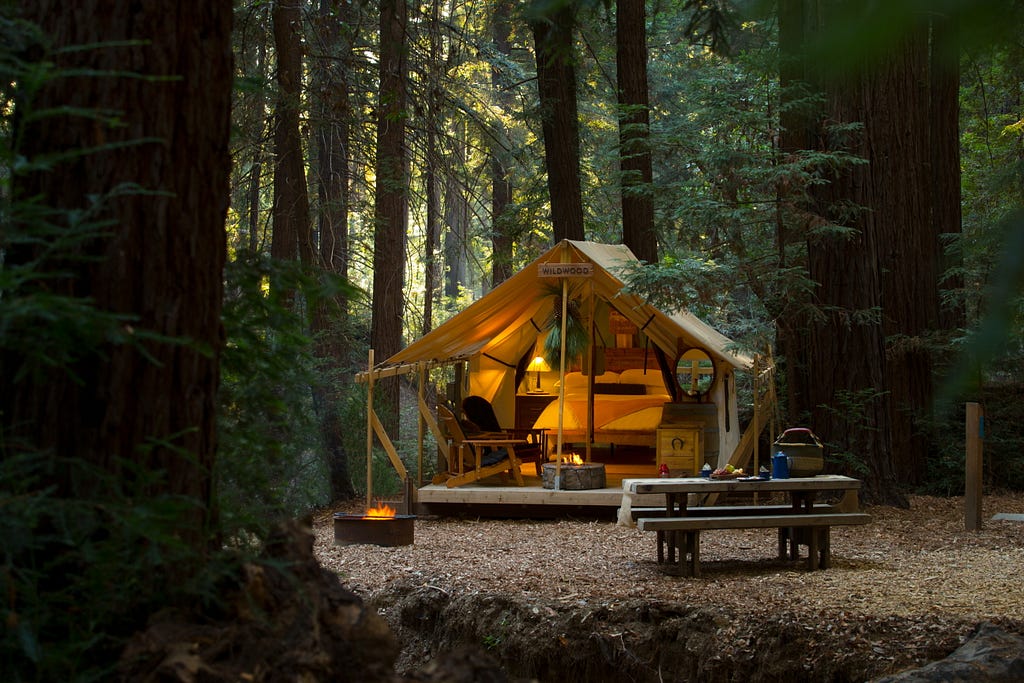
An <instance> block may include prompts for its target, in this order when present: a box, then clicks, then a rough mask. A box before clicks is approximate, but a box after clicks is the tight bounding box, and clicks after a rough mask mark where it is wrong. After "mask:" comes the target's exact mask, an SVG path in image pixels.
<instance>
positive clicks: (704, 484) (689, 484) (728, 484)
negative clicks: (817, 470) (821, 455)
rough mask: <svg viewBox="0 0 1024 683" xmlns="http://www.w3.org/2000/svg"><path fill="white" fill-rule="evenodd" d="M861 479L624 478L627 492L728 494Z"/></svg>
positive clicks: (846, 485)
mask: <svg viewBox="0 0 1024 683" xmlns="http://www.w3.org/2000/svg"><path fill="white" fill-rule="evenodd" d="M860 484H861V482H860V480H859V479H854V478H852V477H846V476H843V475H840V474H819V475H818V476H816V477H793V478H790V479H757V480H754V481H749V480H748V481H742V480H740V479H705V478H704V477H668V478H657V479H654V478H651V479H623V480H622V490H623V491H625V492H627V493H727V492H730V491H739V492H743V491H764V492H767V491H834V490H856V489H859V488H860Z"/></svg>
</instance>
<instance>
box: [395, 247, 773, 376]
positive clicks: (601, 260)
mask: <svg viewBox="0 0 1024 683" xmlns="http://www.w3.org/2000/svg"><path fill="white" fill-rule="evenodd" d="M588 262H589V263H593V264H594V265H595V268H594V274H593V277H592V278H587V279H585V280H584V279H582V278H572V279H571V280H570V283H572V284H577V285H579V284H582V283H584V282H588V281H589V282H592V283H593V285H594V294H595V296H597V297H599V298H601V299H604V300H606V301H608V302H609V303H610V304H611V305H612V306H613V307H615V308H616V309H617V310H618V311H619V312H620V313H622V314H623V315H624V316H626V317H627V318H629V319H630V320H631V321H632V322H633V324H635V325H636V326H637V327H638V328H640V329H642V330H643V331H644V333H645V334H647V335H648V336H649V337H650V338H651V340H652V341H653V342H654V343H655V344H657V345H658V346H660V347H661V348H662V349H664V350H666V351H667V352H669V353H670V355H671V354H672V353H674V351H675V349H676V348H677V340H678V339H683V340H685V341H686V342H688V343H689V344H691V345H693V346H700V347H703V348H704V349H706V350H707V351H708V352H709V353H711V355H712V356H717V357H719V358H721V359H723V360H726V361H728V362H729V363H731V364H732V365H733V366H734V367H736V368H738V369H749V368H750V367H751V366H752V365H753V360H752V359H751V358H750V357H749V356H747V355H744V354H742V353H739V352H737V351H736V350H735V349H734V348H733V347H734V344H733V342H732V341H730V340H729V339H728V338H727V337H725V336H724V335H722V334H720V333H719V332H718V331H716V330H715V329H713V328H712V327H711V326H710V325H708V324H707V323H705V322H703V321H702V320H700V319H698V318H697V317H696V316H694V315H692V314H690V313H687V312H679V313H673V314H666V313H663V312H661V311H659V310H657V309H656V308H654V307H653V306H651V305H650V304H647V303H646V302H645V301H644V300H643V299H641V298H640V297H639V296H637V295H635V294H630V293H626V292H623V291H622V289H623V287H624V283H623V281H622V280H620V279H619V277H617V275H616V273H620V272H621V269H622V268H623V267H627V266H634V265H636V264H638V263H639V261H638V260H637V258H636V257H635V256H634V255H633V252H631V251H630V250H629V249H628V248H627V247H625V246H623V245H608V244H598V243H596V242H577V241H573V240H564V241H563V242H561V243H560V244H557V245H555V246H554V247H553V248H552V249H550V250H549V251H548V252H547V253H545V254H543V255H542V256H540V257H539V258H537V259H536V260H535V261H533V262H532V263H530V264H529V265H527V266H526V267H525V268H523V269H522V270H521V271H519V272H518V273H516V274H515V275H513V276H512V277H510V278H509V279H508V280H505V281H504V282H502V283H501V284H500V285H498V286H497V287H495V288H494V289H493V290H492V291H491V292H489V293H488V294H487V295H485V296H484V297H482V298H480V299H478V300H477V301H475V302H474V303H473V304H471V305H470V306H469V307H468V308H466V309H465V310H464V311H462V312H461V313H458V314H456V315H455V316H453V317H452V318H450V319H449V320H448V321H446V322H445V323H444V324H442V325H440V326H438V327H437V328H435V329H434V330H432V331H431V332H429V333H427V334H426V335H424V336H423V337H421V338H420V339H418V340H416V341H415V342H413V343H412V344H409V345H408V346H407V347H405V348H404V349H402V350H401V351H399V352H398V353H396V354H395V355H394V356H392V357H391V358H388V359H387V360H385V361H383V362H382V363H379V364H378V365H377V366H376V369H378V370H383V369H386V368H390V367H395V366H401V365H406V364H413V363H419V362H424V361H426V362H432V363H446V362H452V361H458V360H468V359H469V358H471V357H473V356H475V355H476V354H478V353H488V352H489V351H492V350H496V349H498V348H500V347H501V346H502V344H503V342H505V341H507V340H508V339H509V338H510V337H512V336H513V335H516V334H517V333H520V332H521V331H522V329H523V327H524V326H527V325H531V322H530V321H531V320H532V321H533V323H532V326H533V327H534V328H536V329H532V330H531V334H533V335H535V334H536V333H537V332H539V331H540V330H541V329H543V325H544V322H545V320H544V319H545V317H546V316H547V315H548V313H549V311H550V305H547V306H546V305H545V303H546V302H549V301H550V297H551V285H552V284H554V283H557V282H558V280H556V279H548V278H542V277H540V276H539V275H538V266H540V265H541V264H545V263H588ZM515 360H516V359H514V358H510V359H507V361H509V362H513V363H514V362H515Z"/></svg>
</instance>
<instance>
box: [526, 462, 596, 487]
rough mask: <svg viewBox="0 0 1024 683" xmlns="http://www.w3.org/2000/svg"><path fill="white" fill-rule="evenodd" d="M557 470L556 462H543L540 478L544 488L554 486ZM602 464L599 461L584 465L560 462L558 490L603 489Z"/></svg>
mask: <svg viewBox="0 0 1024 683" xmlns="http://www.w3.org/2000/svg"><path fill="white" fill-rule="evenodd" d="M557 472H558V464H557V463H553V462H546V463H544V467H543V469H542V471H541V480H542V481H543V486H544V488H546V489H554V488H555V475H556V474H557ZM605 483H606V479H605V471H604V465H603V464H601V463H589V464H586V465H566V464H565V463H563V464H562V479H561V481H560V482H559V486H558V490H560V491H584V490H587V489H603V488H604V487H605Z"/></svg>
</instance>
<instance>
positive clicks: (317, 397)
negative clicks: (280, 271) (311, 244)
mask: <svg viewBox="0 0 1024 683" xmlns="http://www.w3.org/2000/svg"><path fill="white" fill-rule="evenodd" d="M347 7H348V4H347V3H345V2H338V1H337V0H320V8H319V17H318V27H319V31H318V34H319V37H320V46H321V50H322V54H323V55H325V57H326V58H324V59H320V60H318V61H319V64H318V68H317V70H316V72H315V74H316V76H317V79H316V83H317V92H316V95H317V110H318V116H317V120H316V129H317V142H318V145H317V147H318V151H319V157H318V159H317V169H318V173H317V177H318V179H319V198H320V214H319V217H318V218H319V220H318V226H319V234H320V264H321V267H322V268H323V269H324V270H325V271H326V272H328V273H332V274H335V275H339V276H341V277H345V276H347V274H348V213H349V211H348V207H349V201H348V199H349V198H348V153H347V151H348V139H349V124H348V121H349V117H350V115H351V114H350V111H349V106H348V84H347V78H346V76H347V74H346V68H347V65H348V61H349V60H348V59H347V55H348V52H349V44H348V41H342V39H341V27H342V26H343V25H344V24H345V19H346V17H345V12H346V11H347ZM343 43H344V44H343ZM347 306H348V300H347V297H346V296H345V294H344V293H339V294H337V295H335V296H333V297H331V298H329V299H328V298H324V299H320V300H318V301H317V302H316V305H315V306H314V308H313V315H312V319H311V321H310V323H311V328H312V333H313V339H314V341H315V344H316V356H317V359H318V360H319V362H320V372H319V373H318V377H317V384H316V385H315V386H314V387H313V388H312V391H313V405H314V408H315V410H316V413H317V419H318V421H319V425H320V436H321V439H322V442H323V447H324V456H325V460H326V464H327V470H328V472H329V475H330V489H331V500H332V501H343V500H350V499H351V498H354V497H355V488H354V487H353V485H352V477H351V474H350V471H349V458H348V453H347V452H346V450H345V446H344V428H345V426H344V425H343V424H342V421H341V410H342V394H343V392H344V389H345V388H346V386H348V385H350V384H351V379H350V377H348V375H349V373H347V372H343V370H344V369H345V368H346V363H345V361H346V359H345V352H346V350H347V349H346V346H347V344H346V338H345V333H346V329H345V325H344V322H345V320H346V318H347Z"/></svg>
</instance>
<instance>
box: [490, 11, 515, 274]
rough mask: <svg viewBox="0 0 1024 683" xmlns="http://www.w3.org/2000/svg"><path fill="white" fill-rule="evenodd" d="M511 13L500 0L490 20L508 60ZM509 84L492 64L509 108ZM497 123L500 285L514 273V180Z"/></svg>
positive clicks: (495, 218) (496, 265) (495, 214)
mask: <svg viewBox="0 0 1024 683" xmlns="http://www.w3.org/2000/svg"><path fill="white" fill-rule="evenodd" d="M511 13H512V7H511V2H509V0H499V2H498V3H496V5H495V7H494V16H493V19H492V24H491V37H492V38H493V40H494V49H495V50H497V52H498V54H499V55H501V56H502V58H504V59H509V60H511V58H512V40H511V37H512V25H511V22H510V19H509V17H510V15H511ZM507 85H508V84H507V83H505V79H504V78H503V77H502V73H501V71H500V70H498V69H497V68H492V69H491V87H492V88H493V89H494V91H495V93H496V94H495V98H496V99H497V101H498V103H499V105H500V106H501V107H502V108H503V109H506V110H507V109H509V108H511V107H512V93H511V91H510V90H509V88H508V87H507ZM494 125H495V126H499V127H500V128H499V129H498V130H497V131H496V133H497V134H496V135H493V136H492V138H491V139H492V142H491V286H492V287H497V286H498V285H499V284H501V283H502V282H504V281H505V280H507V279H508V278H510V277H512V241H513V239H512V237H513V216H512V215H511V207H512V181H511V180H510V179H509V176H508V168H507V163H506V159H507V157H508V153H507V151H506V150H505V149H504V148H503V147H502V144H501V143H500V142H499V140H501V139H504V138H505V136H506V131H505V130H504V126H503V125H502V122H501V120H500V119H496V120H495V123H494Z"/></svg>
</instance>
